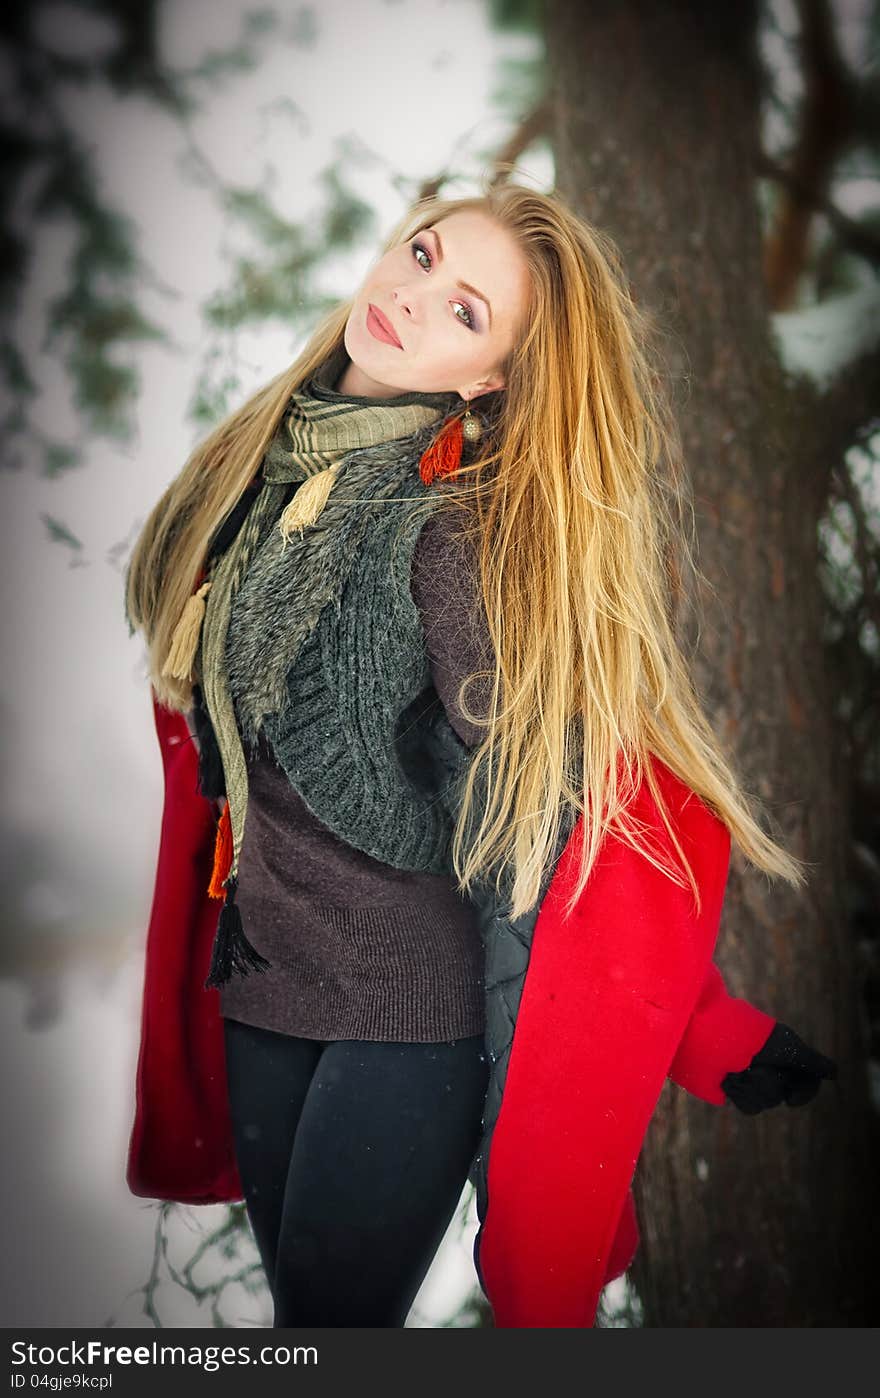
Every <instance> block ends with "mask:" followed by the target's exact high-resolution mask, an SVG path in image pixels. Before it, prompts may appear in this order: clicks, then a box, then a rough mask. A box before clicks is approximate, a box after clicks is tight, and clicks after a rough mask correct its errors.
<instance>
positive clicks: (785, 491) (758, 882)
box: [545, 0, 878, 1326]
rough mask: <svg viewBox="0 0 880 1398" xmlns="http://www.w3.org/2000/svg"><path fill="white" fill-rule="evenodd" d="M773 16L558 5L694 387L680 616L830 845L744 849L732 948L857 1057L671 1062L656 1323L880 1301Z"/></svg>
mask: <svg viewBox="0 0 880 1398" xmlns="http://www.w3.org/2000/svg"><path fill="white" fill-rule="evenodd" d="M757 19H758V11H757V6H756V4H755V3H753V0H740V3H738V4H736V5H706V4H703V3H701V2H700V0H666V3H664V4H658V5H640V4H636V3H624V4H620V3H610V0H592V2H591V3H590V4H588V5H583V4H579V3H577V0H548V3H547V4H546V6H545V20H546V39H547V54H548V66H549V73H550V81H551V84H552V85H553V86H552V99H553V113H552V119H551V120H552V128H551V129H552V137H551V139H552V141H553V146H554V151H555V156H556V162H557V165H556V169H557V176H556V183H557V188H558V189H559V192H560V193H561V194H562V195H563V196H564V197H565V198H566V199H567V200H568V201H569V202H570V203H571V204H572V205H573V206H574V207H575V208H576V209H577V210H578V212H579V213H581V214H582V215H583V216H584V217H585V218H587V219H588V220H589V221H590V222H592V223H595V224H596V225H598V226H599V227H600V228H602V229H603V230H605V231H606V232H608V233H609V234H610V235H611V237H612V238H613V239H614V240H615V242H616V243H617V244H618V246H619V248H620V250H621V252H622V254H623V257H624V260H625V265H626V267H627V271H628V274H629V276H630V279H631V282H632V285H633V287H634V289H635V295H636V298H637V299H638V301H639V302H640V303H642V302H645V303H648V304H649V305H650V306H651V308H652V309H653V310H654V311H655V312H658V313H659V315H660V318H661V321H662V322H663V324H664V325H665V326H666V327H667V328H668V330H669V331H671V338H670V342H669V351H668V361H667V362H668V368H669V370H670V372H671V374H672V376H673V377H674V378H676V379H678V380H680V381H681V382H683V383H685V385H686V388H687V392H686V394H685V395H683V401H682V402H681V403H678V399H679V397H682V395H679V394H676V402H677V406H678V412H679V423H680V427H681V433H682V440H683V445H684V451H685V461H686V464H687V469H688V476H689V480H690V483H691V490H692V494H693V504H694V510H695V517H696V529H697V538H698V541H699V554H698V560H697V561H698V563H699V567H700V570H701V572H702V573H703V574H705V577H706V579H707V580H708V586H705V585H704V584H703V583H702V581H701V583H700V584H699V595H697V596H695V597H693V598H692V599H690V603H689V607H688V611H687V615H685V616H683V617H682V618H681V623H680V625H681V633H680V640H681V643H682V646H683V648H684V649H685V651H686V653H688V654H691V655H693V657H694V658H693V671H694V676H695V680H696V683H697V687H698V691H699V693H700V694H701V696H702V698H703V701H704V704H705V706H706V709H707V712H708V714H709V716H710V718H711V721H712V723H713V727H714V729H715V731H716V733H717V734H718V735H719V737H720V738H721V739H722V741H723V743H724V744H725V748H726V750H727V752H728V754H729V756H730V757H731V760H732V762H733V764H734V769H735V770H736V771H738V772H739V774H740V776H741V778H742V780H743V783H744V786H745V788H746V790H747V791H749V792H753V793H755V794H756V795H757V796H758V797H760V798H761V800H762V801H763V802H764V803H765V806H766V808H767V809H768V810H769V812H770V814H771V815H772V817H773V818H774V820H775V822H776V831H775V833H776V834H777V836H778V838H780V839H781V841H782V843H783V844H784V845H785V846H786V847H787V848H788V849H789V850H790V851H791V852H792V853H793V854H794V855H796V856H797V857H798V858H801V859H805V860H807V861H809V862H810V864H811V870H810V877H809V885H808V888H807V889H806V890H805V891H804V892H802V893H797V892H795V891H794V890H792V889H791V888H790V887H789V886H788V885H787V884H785V883H783V882H782V881H779V880H774V881H773V882H772V883H771V881H770V880H768V879H767V878H766V877H765V876H764V875H763V874H762V873H761V872H760V871H758V870H756V869H754V868H753V867H752V866H750V865H748V864H747V863H746V861H745V860H744V859H743V858H742V857H741V856H740V855H739V852H738V850H736V849H734V851H733V856H732V861H731V872H730V878H729V882H728V889H727V896H726V900H725V910H724V916H723V920H722V927H721V933H720V936H719V941H718V947H717V950H716V960H717V962H718V964H719V966H720V967H721V970H722V972H723V974H724V976H725V979H726V981H727V983H728V986H729V987H730V989H731V991H732V992H733V993H734V994H737V995H742V996H744V997H746V998H747V999H749V1000H751V1001H752V1002H753V1003H754V1004H756V1005H758V1006H759V1007H760V1008H761V1009H764V1010H766V1011H768V1012H769V1013H771V1014H773V1015H774V1016H776V1017H778V1018H779V1019H781V1020H783V1021H784V1022H785V1023H787V1024H790V1025H791V1026H792V1028H794V1029H795V1030H796V1031H797V1032H798V1033H799V1034H800V1035H801V1037H802V1038H804V1039H805V1040H807V1042H809V1043H810V1044H812V1045H813V1046H814V1047H815V1048H817V1049H819V1050H821V1051H822V1052H824V1053H827V1054H829V1055H830V1056H831V1057H832V1058H834V1059H835V1060H836V1061H837V1063H838V1067H839V1078H838V1081H837V1083H836V1084H825V1085H823V1087H822V1090H821V1091H820V1094H819V1096H818V1098H817V1099H815V1100H814V1101H813V1102H812V1103H811V1104H809V1105H808V1106H806V1107H801V1108H797V1109H790V1108H788V1107H786V1106H781V1107H778V1108H776V1109H774V1110H771V1111H767V1112H764V1113H763V1114H761V1115H760V1116H758V1117H746V1116H743V1115H741V1114H740V1113H738V1112H737V1111H736V1110H735V1108H734V1107H733V1106H732V1104H727V1105H726V1106H724V1107H712V1106H709V1105H708V1104H706V1103H703V1102H699V1101H697V1100H695V1099H693V1098H690V1097H688V1096H687V1095H686V1094H685V1093H683V1092H682V1091H680V1090H679V1089H678V1088H675V1087H673V1086H672V1084H670V1083H667V1085H666V1088H665V1089H664V1092H663V1093H662V1095H661V1099H660V1102H659V1104H658V1107H657V1111H656V1113H655V1116H654V1119H653V1121H652V1124H651V1127H650V1129H649V1132H648V1136H647V1139H646V1142H645V1147H644V1150H643V1153H642V1156H641V1159H640V1162H639V1166H638V1169H637V1171H636V1197H637V1206H638V1212H639V1219H640V1226H641V1230H642V1245H641V1249H640V1252H639V1255H638V1257H637V1259H636V1263H635V1264H634V1267H633V1272H632V1280H633V1281H634V1284H635V1286H636V1289H637V1291H638V1293H639V1296H640V1299H641V1302H642V1306H643V1308H644V1324H645V1325H648V1326H730V1325H733V1326H835V1325H869V1324H872V1323H876V1321H877V1318H878V1306H877V1285H876V1282H875V1280H874V1267H873V1255H874V1253H875V1250H876V1246H877V1241H878V1239H877V1231H878V1230H877V1222H876V1220H877V1217H878V1211H877V1209H876V1206H875V1199H874V1195H873V1191H874V1187H875V1186H876V1181H877V1177H878V1172H877V1160H878V1142H877V1124H876V1118H875V1117H874V1116H873V1115H872V1112H871V1108H870V1100H869V1093H868V1081H867V1066H866V1058H867V1048H866V1028H865V1024H864V1020H863V1013H862V1009H861V999H860V989H859V984H858V975H857V971H856V967H855V950H854V947H853V944H852V938H851V936H850V932H849V928H848V925H847V908H846V901H847V900H846V895H847V865H848V855H849V817H848V813H849V785H850V777H849V774H848V773H847V771H846V768H845V762H844V760H843V745H842V743H841V735H840V733H839V732H838V731H837V729H836V727H835V719H834V690H835V677H834V676H833V675H832V674H830V673H829V671H828V666H827V663H826V653H825V650H824V647H823V616H824V603H823V597H822V592H821V585H820V580H819V573H818V567H817V523H818V520H819V518H820V516H821V513H822V509H823V507H824V504H825V500H826V497H827V488H828V478H829V471H830V468H831V466H832V465H833V462H830V461H829V460H828V458H827V455H826V454H825V453H826V448H827V439H826V435H825V434H824V433H823V431H822V423H821V412H822V408H821V403H820V401H819V399H818V396H817V395H816V394H815V393H814V391H813V390H812V388H811V386H810V385H808V384H805V383H801V382H799V381H796V380H793V379H792V378H790V377H789V376H788V375H786V374H785V373H784V372H783V370H782V368H781V366H780V363H779V360H778V357H777V354H776V351H775V348H774V343H773V339H772V334H771V325H770V316H769V298H768V293H767V290H766V287H765V284H764V281H763V277H762V265H763V248H762V235H761V226H760V218H759V209H758V205H757V200H756V192H755V181H756V176H755V171H756V168H757V160H758V152H759V145H760V99H761V72H760V64H759V61H758V57H757V47H756V29H757ZM698 618H699V619H700V627H701V629H700V631H699V637H698V640H697V639H696V638H697V625H698V620H697V619H698ZM695 641H696V645H695ZM872 1167H873V1175H872Z"/></svg>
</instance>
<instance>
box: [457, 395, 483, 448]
mask: <svg viewBox="0 0 880 1398" xmlns="http://www.w3.org/2000/svg"><path fill="white" fill-rule="evenodd" d="M465 401H466V402H467V400H465ZM461 430H462V435H463V436H464V437H465V439H466V440H467V441H468V442H478V441H479V440H480V438H481V437H482V435H483V424H482V422H481V421H480V419H479V417H478V416H477V414H476V413H475V412H473V411H472V409H471V405H470V403H469V402H468V403H467V412H466V413H465V415H464V417H463V418H462V420H461Z"/></svg>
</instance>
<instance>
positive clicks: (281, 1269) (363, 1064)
mask: <svg viewBox="0 0 880 1398" xmlns="http://www.w3.org/2000/svg"><path fill="white" fill-rule="evenodd" d="M488 1075H489V1066H488V1062H487V1060H486V1057H485V1053H484V1048H483V1036H482V1035H475V1036H473V1037H470V1038H463V1039H457V1040H454V1041H452V1042H450V1043H415V1044H411V1043H398V1042H395V1043H375V1042H367V1041H363V1040H352V1039H345V1040H339V1041H333V1042H329V1043H327V1044H326V1045H325V1047H324V1050H323V1052H322V1054H321V1057H320V1059H319V1062H318V1065H317V1068H316V1069H315V1072H314V1075H313V1077H312V1079H311V1082H310V1083H309V1087H308V1092H307V1093H306V1099H305V1102H304V1104H303V1108H302V1115H301V1116H300V1120H299V1127H298V1129H297V1132H296V1141H295V1143H294V1146H293V1154H292V1157H291V1161H290V1171H289V1174H288V1179H287V1189H286V1191H285V1196H284V1208H283V1214H282V1218H281V1228H280V1235H279V1243H278V1253H277V1260H276V1266H275V1325H276V1326H301V1325H324V1326H396V1327H401V1326H403V1324H404V1322H405V1320H406V1316H407V1312H408V1311H409V1309H410V1307H411V1305H412V1302H413V1299H414V1298H415V1295H416V1293H417V1292H418V1289H419V1287H420V1286H421V1284H422V1282H423V1281H424V1278H425V1276H426V1274H427V1271H428V1268H429V1267H430V1265H431V1262H432V1260H433V1257H434V1254H435V1253H436V1251H437V1248H438V1247H439V1245H440V1243H441V1241H442V1239H443V1235H444V1233H445V1231H446V1228H447V1227H448V1225H449V1222H450V1220H451V1218H452V1215H453V1213H454V1212H455V1208H456V1206H457V1204H458V1201H459V1199H460V1197H461V1192H462V1189H463V1188H464V1185H465V1182H466V1179H467V1172H468V1168H469V1166H470V1163H471V1161H472V1159H473V1156H474V1153H475V1151H476V1149H477V1145H478V1143H479V1135H480V1128H481V1121H482V1111H483V1104H484V1100H485V1093H486V1086H487V1083H488Z"/></svg>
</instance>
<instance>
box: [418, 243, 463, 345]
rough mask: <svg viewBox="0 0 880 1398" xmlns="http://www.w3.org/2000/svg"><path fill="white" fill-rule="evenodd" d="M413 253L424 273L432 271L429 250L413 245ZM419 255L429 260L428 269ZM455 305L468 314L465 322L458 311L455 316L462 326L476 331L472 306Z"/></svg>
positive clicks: (460, 303) (461, 303)
mask: <svg viewBox="0 0 880 1398" xmlns="http://www.w3.org/2000/svg"><path fill="white" fill-rule="evenodd" d="M412 253H413V257H414V258H415V260H416V262H418V264H419V266H420V267H421V268H423V269H424V271H426V272H428V271H430V269H431V265H432V259H431V254H430V253H429V252H428V249H427V248H426V247H425V246H424V245H423V244H422V243H413V244H412ZM419 253H422V254H423V255H424V256H425V257H426V258H427V259H428V266H427V267H425V264H424V262H422V261H420V259H419ZM455 305H456V306H462V307H463V308H464V310H465V311H466V312H467V317H468V318H467V320H464V319H463V318H462V317H461V316H460V315H459V314H458V312H457V311H456V313H455V314H456V317H457V319H458V320H460V321H461V323H462V325H466V326H467V328H468V329H469V330H473V329H475V328H476V321H475V318H474V313H473V311H472V310H471V308H470V306H469V305H468V304H467V302H466V301H456V302H455Z"/></svg>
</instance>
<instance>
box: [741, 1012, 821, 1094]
mask: <svg viewBox="0 0 880 1398" xmlns="http://www.w3.org/2000/svg"><path fill="white" fill-rule="evenodd" d="M836 1077H837V1064H836V1063H835V1062H834V1061H833V1059H830V1058H826V1057H825V1055H824V1053H818V1052H817V1051H816V1049H812V1048H810V1046H809V1044H805V1043H804V1041H803V1040H802V1039H800V1038H799V1037H798V1035H797V1034H796V1033H795V1032H794V1030H793V1029H790V1028H789V1027H788V1025H787V1024H783V1023H782V1022H781V1021H779V1020H777V1022H776V1024H775V1025H774V1026H773V1029H772V1031H771V1033H770V1037H769V1038H768V1039H767V1042H766V1043H765V1044H764V1047H763V1048H762V1049H759V1051H758V1052H757V1053H756V1054H755V1056H754V1058H753V1059H752V1061H751V1063H750V1064H749V1066H748V1068H744V1069H743V1070H742V1072H739V1073H728V1074H727V1076H726V1077H724V1078H722V1080H721V1089H722V1091H723V1092H724V1094H725V1095H726V1096H727V1097H729V1098H730V1100H731V1102H732V1103H733V1105H734V1106H735V1107H736V1108H738V1110H739V1111H741V1112H745V1113H746V1114H747V1115H748V1116H755V1115H756V1114H757V1113H758V1112H762V1111H764V1110H765V1108H767V1107H778V1106H779V1104H780V1103H781V1102H785V1103H786V1105H787V1106H789V1107H802V1106H804V1105H805V1104H806V1103H807V1102H811V1101H812V1100H813V1098H814V1097H815V1096H816V1093H817V1092H818V1091H819V1088H820V1087H821V1085H822V1079H823V1078H836Z"/></svg>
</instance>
